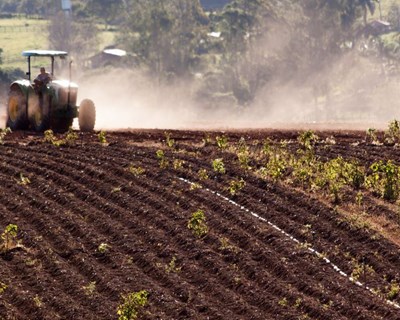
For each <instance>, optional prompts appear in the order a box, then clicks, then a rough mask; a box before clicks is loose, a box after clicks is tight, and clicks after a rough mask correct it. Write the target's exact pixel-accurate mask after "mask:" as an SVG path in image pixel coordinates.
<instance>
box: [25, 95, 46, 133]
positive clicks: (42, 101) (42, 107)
mask: <svg viewBox="0 0 400 320" xmlns="http://www.w3.org/2000/svg"><path fill="white" fill-rule="evenodd" d="M49 106H50V101H49V98H48V96H47V95H46V94H43V96H42V97H39V96H37V97H34V99H32V101H30V106H29V115H30V117H29V121H30V123H31V126H32V128H33V129H34V130H35V131H37V132H44V131H46V130H47V129H49V128H50V108H49Z"/></svg>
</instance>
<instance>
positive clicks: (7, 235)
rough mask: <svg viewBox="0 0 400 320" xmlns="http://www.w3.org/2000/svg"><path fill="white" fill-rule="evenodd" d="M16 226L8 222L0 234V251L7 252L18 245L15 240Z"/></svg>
mask: <svg viewBox="0 0 400 320" xmlns="http://www.w3.org/2000/svg"><path fill="white" fill-rule="evenodd" d="M17 234H18V226H17V225H16V224H9V225H8V226H7V227H6V228H5V229H4V231H3V233H2V234H1V240H2V243H1V246H0V252H8V251H10V250H11V249H13V248H15V247H16V246H17V245H18V242H17Z"/></svg>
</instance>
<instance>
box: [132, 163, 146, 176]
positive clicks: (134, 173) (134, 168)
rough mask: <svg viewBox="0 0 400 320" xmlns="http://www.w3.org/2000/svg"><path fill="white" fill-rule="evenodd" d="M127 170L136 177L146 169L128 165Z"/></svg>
mask: <svg viewBox="0 0 400 320" xmlns="http://www.w3.org/2000/svg"><path fill="white" fill-rule="evenodd" d="M129 172H130V173H132V174H133V175H134V176H135V177H138V176H141V175H142V174H144V173H145V172H146V170H145V169H143V168H142V167H135V166H134V165H131V166H130V167H129Z"/></svg>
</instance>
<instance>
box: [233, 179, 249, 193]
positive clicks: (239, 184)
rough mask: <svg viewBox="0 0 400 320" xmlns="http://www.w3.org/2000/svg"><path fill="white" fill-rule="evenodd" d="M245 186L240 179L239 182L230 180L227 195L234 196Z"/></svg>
mask: <svg viewBox="0 0 400 320" xmlns="http://www.w3.org/2000/svg"><path fill="white" fill-rule="evenodd" d="M245 185H246V182H245V181H244V180H243V178H241V179H240V180H231V181H230V182H229V193H230V194H231V195H232V196H234V195H236V194H237V193H238V192H239V191H240V190H242V189H243V188H244V187H245Z"/></svg>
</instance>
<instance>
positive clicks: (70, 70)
mask: <svg viewBox="0 0 400 320" xmlns="http://www.w3.org/2000/svg"><path fill="white" fill-rule="evenodd" d="M71 81H72V60H71V61H70V62H69V82H68V100H67V103H68V107H69V108H70V107H71V105H70V102H71Z"/></svg>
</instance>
